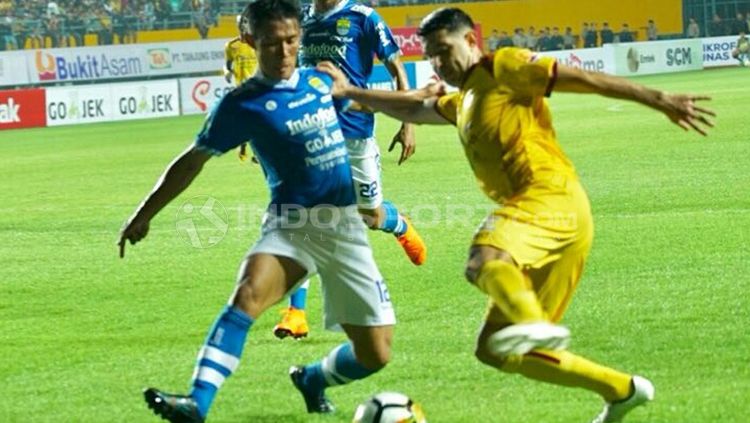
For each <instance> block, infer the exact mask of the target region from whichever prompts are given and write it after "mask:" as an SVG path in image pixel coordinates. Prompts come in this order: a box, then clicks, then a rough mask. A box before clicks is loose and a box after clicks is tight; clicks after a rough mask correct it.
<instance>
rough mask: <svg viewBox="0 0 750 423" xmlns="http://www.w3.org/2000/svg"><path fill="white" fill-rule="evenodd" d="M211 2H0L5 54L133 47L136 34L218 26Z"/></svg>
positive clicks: (0, 36)
mask: <svg viewBox="0 0 750 423" xmlns="http://www.w3.org/2000/svg"><path fill="white" fill-rule="evenodd" d="M213 10H217V11H218V3H216V2H212V1H211V0H204V1H200V0H0V50H17V49H22V48H40V47H67V46H81V45H84V38H85V37H86V35H87V34H92V35H93V36H94V37H93V38H94V40H95V42H96V44H99V45H106V44H113V43H114V42H117V43H120V44H123V43H134V42H136V41H137V40H136V34H137V31H142V30H151V29H171V28H187V27H191V26H194V27H196V28H197V29H198V32H199V34H200V35H201V37H202V38H205V37H206V36H207V33H208V28H209V27H210V26H211V25H214V24H215V23H216V14H215V13H213V12H212V11H213Z"/></svg>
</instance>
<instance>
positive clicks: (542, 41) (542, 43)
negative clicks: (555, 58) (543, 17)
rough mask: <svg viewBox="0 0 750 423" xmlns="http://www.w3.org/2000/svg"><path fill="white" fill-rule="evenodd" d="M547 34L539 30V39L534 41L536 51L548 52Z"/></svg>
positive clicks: (543, 30)
mask: <svg viewBox="0 0 750 423" xmlns="http://www.w3.org/2000/svg"><path fill="white" fill-rule="evenodd" d="M549 47H550V45H549V34H547V31H546V30H545V29H544V28H542V29H540V30H539V38H537V40H536V51H549Z"/></svg>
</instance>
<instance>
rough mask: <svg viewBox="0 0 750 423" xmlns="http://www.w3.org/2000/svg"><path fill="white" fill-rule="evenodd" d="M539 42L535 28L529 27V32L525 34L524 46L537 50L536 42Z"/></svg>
mask: <svg viewBox="0 0 750 423" xmlns="http://www.w3.org/2000/svg"><path fill="white" fill-rule="evenodd" d="M538 43H539V36H537V34H536V29H534V27H533V26H530V27H529V33H528V34H526V48H527V49H529V50H533V51H538V50H539V48H538V46H537V44H538Z"/></svg>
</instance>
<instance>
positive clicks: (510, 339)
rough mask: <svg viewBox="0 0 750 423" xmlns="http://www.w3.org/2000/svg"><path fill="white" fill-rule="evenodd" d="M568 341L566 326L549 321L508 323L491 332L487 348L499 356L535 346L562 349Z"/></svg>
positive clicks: (531, 348) (528, 349)
mask: <svg viewBox="0 0 750 423" xmlns="http://www.w3.org/2000/svg"><path fill="white" fill-rule="evenodd" d="M569 343H570V331H569V330H568V328H566V327H565V326H560V325H556V324H553V323H549V322H531V323H517V324H515V325H510V326H508V327H506V328H503V329H502V330H499V331H497V332H495V333H494V334H492V336H490V338H489V340H488V341H487V345H488V347H489V350H490V351H492V352H493V353H494V354H495V355H497V356H500V357H507V356H509V355H523V354H526V353H527V352H529V351H531V350H533V349H537V348H541V349H546V350H562V349H565V348H567V346H568V344H569Z"/></svg>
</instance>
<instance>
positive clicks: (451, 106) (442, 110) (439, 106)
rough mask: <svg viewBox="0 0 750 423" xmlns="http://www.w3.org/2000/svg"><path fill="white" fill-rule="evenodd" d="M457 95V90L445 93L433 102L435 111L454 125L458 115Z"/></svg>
mask: <svg viewBox="0 0 750 423" xmlns="http://www.w3.org/2000/svg"><path fill="white" fill-rule="evenodd" d="M458 96H459V93H458V92H455V93H451V94H446V95H444V96H442V97H439V98H438V99H437V101H436V102H435V111H436V112H438V114H439V115H440V116H442V117H444V118H445V120H447V121H448V122H450V123H452V124H453V125H456V120H457V116H458V98H459V97H458Z"/></svg>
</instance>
